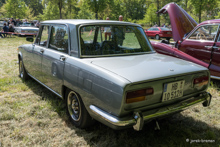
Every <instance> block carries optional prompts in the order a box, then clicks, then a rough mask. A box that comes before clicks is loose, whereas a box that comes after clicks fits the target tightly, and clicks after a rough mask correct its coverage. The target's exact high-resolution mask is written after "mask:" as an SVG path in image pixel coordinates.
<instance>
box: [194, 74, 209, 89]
mask: <svg viewBox="0 0 220 147" xmlns="http://www.w3.org/2000/svg"><path fill="white" fill-rule="evenodd" d="M208 83H209V77H208V76H203V77H199V78H195V79H194V81H193V84H194V86H196V87H201V86H203V85H207V84H208Z"/></svg>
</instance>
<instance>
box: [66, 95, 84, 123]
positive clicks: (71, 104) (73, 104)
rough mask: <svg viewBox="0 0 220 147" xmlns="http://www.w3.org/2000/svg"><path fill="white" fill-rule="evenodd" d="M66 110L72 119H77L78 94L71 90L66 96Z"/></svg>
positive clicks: (78, 107) (78, 110) (79, 114)
mask: <svg viewBox="0 0 220 147" xmlns="http://www.w3.org/2000/svg"><path fill="white" fill-rule="evenodd" d="M67 105H68V111H69V114H70V116H71V118H72V119H73V120H74V121H79V119H80V116H81V112H80V101H79V98H78V96H77V95H76V94H75V93H74V92H73V91H71V92H70V93H69V95H68V98H67Z"/></svg>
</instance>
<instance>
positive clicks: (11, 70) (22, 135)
mask: <svg viewBox="0 0 220 147" xmlns="http://www.w3.org/2000/svg"><path fill="white" fill-rule="evenodd" d="M27 43H29V42H27V41H26V40H25V38H24V37H14V38H4V39H1V38H0V147H1V146H4V147H5V146H100V147H104V146H111V147H112V146H113V147H114V146H115V147H117V146H120V147H121V146H127V147H132V146H139V147H140V146H152V147H156V146H165V147H172V146H178V147H181V146H199V147H200V146H212V147H220V92H219V88H218V87H219V85H220V84H219V83H220V82H216V81H214V82H213V81H212V83H211V85H210V87H209V89H208V91H209V92H210V93H211V94H212V96H213V99H212V102H211V106H210V107H208V108H205V107H202V106H200V105H199V106H195V107H193V108H191V109H188V110H185V111H183V112H181V113H179V114H176V115H174V116H172V117H170V118H166V119H164V120H160V121H159V124H160V129H161V130H156V131H155V130H154V128H155V122H151V123H148V124H146V125H145V126H144V128H143V130H142V131H139V132H136V131H134V130H133V129H132V128H131V129H126V130H120V131H115V130H112V129H110V128H108V127H107V126H105V125H102V124H100V123H96V124H95V125H94V126H93V127H90V128H88V129H83V130H82V129H78V128H75V127H74V126H73V125H72V124H71V123H70V121H69V120H68V117H67V115H66V109H65V105H64V101H63V100H61V99H59V98H58V97H57V96H55V95H54V94H53V93H51V92H50V91H49V90H47V89H46V88H44V87H43V86H41V85H40V84H38V83H37V82H35V81H34V80H29V81H28V82H25V83H23V82H22V80H21V79H20V78H19V77H18V64H17V47H18V46H19V45H22V44H27ZM213 83H214V84H213Z"/></svg>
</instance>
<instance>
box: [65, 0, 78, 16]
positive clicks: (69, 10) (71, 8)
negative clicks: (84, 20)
mask: <svg viewBox="0 0 220 147" xmlns="http://www.w3.org/2000/svg"><path fill="white" fill-rule="evenodd" d="M78 11H79V8H78V7H77V0H67V1H66V5H65V13H64V14H65V18H70V19H73V18H76V17H77V13H78Z"/></svg>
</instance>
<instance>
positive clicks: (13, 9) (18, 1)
mask: <svg viewBox="0 0 220 147" xmlns="http://www.w3.org/2000/svg"><path fill="white" fill-rule="evenodd" d="M2 9H4V10H1V11H4V12H5V14H4V16H5V17H7V18H10V17H13V18H24V17H26V16H27V15H26V12H27V10H28V7H27V6H26V5H25V2H24V1H22V0H6V3H5V4H4V5H3V7H2Z"/></svg>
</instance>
